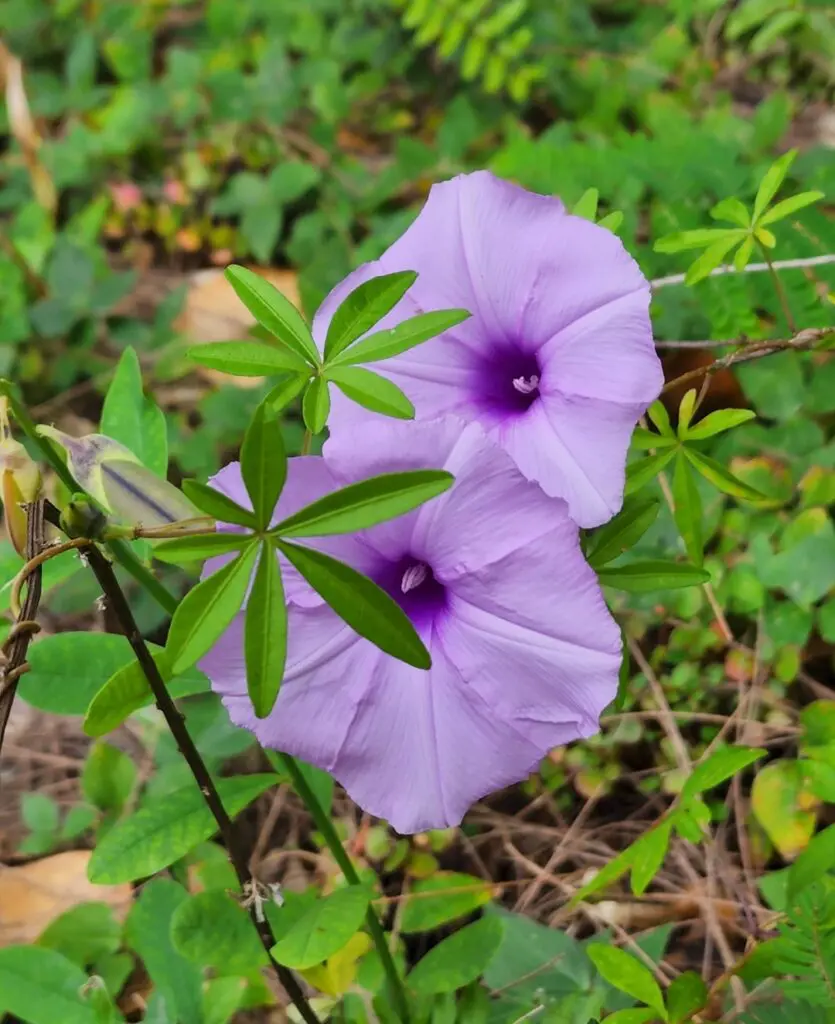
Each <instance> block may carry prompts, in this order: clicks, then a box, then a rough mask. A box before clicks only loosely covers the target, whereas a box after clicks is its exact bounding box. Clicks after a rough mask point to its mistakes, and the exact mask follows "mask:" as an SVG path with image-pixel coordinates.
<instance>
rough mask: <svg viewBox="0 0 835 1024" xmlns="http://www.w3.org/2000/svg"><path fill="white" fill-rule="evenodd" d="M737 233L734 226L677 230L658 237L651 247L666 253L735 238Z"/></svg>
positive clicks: (702, 246)
mask: <svg viewBox="0 0 835 1024" xmlns="http://www.w3.org/2000/svg"><path fill="white" fill-rule="evenodd" d="M739 234H740V232H739V231H738V230H737V229H736V228H698V229H696V230H695V231H677V232H675V233H674V234H672V235H665V236H664V237H663V238H659V239H658V241H657V242H656V243H655V245H654V246H653V249H654V250H655V252H666V253H673V252H684V251H685V250H687V249H702V248H704V247H705V246H711V245H715V244H717V243H718V242H719V241H720V240H721V241H725V240H726V239H727V238H728V237H729V236H732V237H733V238H736V237H737V236H738V235H739ZM731 244H733V243H731ZM729 248H730V246H729Z"/></svg>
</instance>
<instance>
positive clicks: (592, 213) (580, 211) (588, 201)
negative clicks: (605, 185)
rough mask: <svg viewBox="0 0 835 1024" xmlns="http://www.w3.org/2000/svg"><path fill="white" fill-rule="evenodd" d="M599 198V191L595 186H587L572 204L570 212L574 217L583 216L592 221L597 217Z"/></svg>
mask: <svg viewBox="0 0 835 1024" xmlns="http://www.w3.org/2000/svg"><path fill="white" fill-rule="evenodd" d="M599 198H600V193H599V192H598V191H597V189H596V188H587V189H586V191H585V192H584V193H583V194H582V195H581V196H580V198H579V199H578V200H577V202H576V203H575V204H574V207H573V209H572V210H571V212H572V213H573V214H574V216H575V217H585V219H586V220H590V221H592V223H594V220H595V218H596V217H597V203H598V200H599Z"/></svg>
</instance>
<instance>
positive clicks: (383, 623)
mask: <svg viewBox="0 0 835 1024" xmlns="http://www.w3.org/2000/svg"><path fill="white" fill-rule="evenodd" d="M277 546H278V548H279V550H280V551H281V553H282V554H283V555H284V556H285V558H286V559H287V560H288V562H290V563H291V565H294V566H295V567H296V568H297V569H298V571H299V572H300V573H301V574H302V576H304V578H305V579H306V580H307V582H308V583H309V584H310V585H311V587H313V589H314V590H315V591H316V592H317V593H318V594H320V595H321V596H322V597H323V598H324V599H325V601H326V602H327V603H328V604H329V605H330V607H331V608H332V609H333V610H334V611H335V612H336V614H337V615H338V616H339V617H340V618H341V619H343V620H344V621H345V622H347V624H348V625H349V626H350V627H351V628H352V629H353V630H354V631H355V632H357V633H359V635H360V636H364V637H365V638H366V639H367V640H370V641H371V642H372V643H373V644H376V646H377V647H379V648H380V650H381V651H385V652H386V654H391V655H392V656H393V657H395V658H399V659H400V660H401V661H405V662H406V664H408V665H414V666H415V668H422V669H428V668H429V667H430V665H431V663H432V660H431V658H430V657H429V652H428V651H427V650H426V647H425V646H424V645H423V642H422V640H421V639H420V637H419V636H418V635H417V633H416V632H415V628H414V626H413V625H412V623H411V622H410V620H409V618H408V616H407V615H406V613H405V612H404V611H403V609H402V608H401V607H400V605H399V604H397V602H396V601H394V600H393V599H392V598H391V597H389V595H388V594H387V593H386V592H385V591H384V590H382V589H381V588H380V587H378V586H377V584H376V583H373V582H372V581H371V580H370V579H368V578H367V577H366V576H363V575H361V574H360V573H358V572H357V571H356V569H352V568H351V567H350V566H349V565H345V564H344V563H343V562H338V561H337V560H336V559H335V558H331V557H330V556H329V555H325V554H323V553H322V552H321V551H314V550H313V549H312V548H303V547H299V546H298V545H297V544H290V543H288V542H286V541H282V540H279V541H277Z"/></svg>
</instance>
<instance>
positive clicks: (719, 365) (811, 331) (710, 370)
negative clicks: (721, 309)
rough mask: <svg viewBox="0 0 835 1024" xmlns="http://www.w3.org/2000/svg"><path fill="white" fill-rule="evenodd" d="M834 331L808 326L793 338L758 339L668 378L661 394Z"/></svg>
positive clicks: (803, 345)
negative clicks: (677, 375)
mask: <svg viewBox="0 0 835 1024" xmlns="http://www.w3.org/2000/svg"><path fill="white" fill-rule="evenodd" d="M832 333H833V328H831V327H807V328H806V329H805V330H803V331H798V333H797V334H795V335H794V336H793V337H791V338H784V339H781V340H777V341H758V342H754V343H753V344H750V345H746V346H745V347H744V348H741V349H739V350H738V351H737V352H731V353H730V354H729V355H727V356H722V358H721V359H716V360H715V361H714V362H712V363H708V365H707V366H697V367H696V369H695V370H688V371H687V373H683V374H681V376H679V377H674V378H673V379H672V380H668V381H667V383H666V384H665V385H664V387H663V388H662V389H661V394H662V395H663V394H665V393H666V392H668V391H672V390H673V389H674V388H679V387H681V386H682V384H687V383H689V382H690V381H696V380H701V379H702V377H704V376H705V375H706V374H707V375H709V376H712V375H713V374H714V373H718V372H719V371H720V370H727V369H728V367H730V366H735V365H736V364H737V363H748V362H750V361H751V360H752V359H762V358H764V357H765V356H770V355H774V354H775V353H777V352H789V351H797V350H798V349H804V348H810V347H811V346H812V345H816V344H817V343H818V342H819V341H823V339H824V338H826V337H827V336H828V335H830V334H832Z"/></svg>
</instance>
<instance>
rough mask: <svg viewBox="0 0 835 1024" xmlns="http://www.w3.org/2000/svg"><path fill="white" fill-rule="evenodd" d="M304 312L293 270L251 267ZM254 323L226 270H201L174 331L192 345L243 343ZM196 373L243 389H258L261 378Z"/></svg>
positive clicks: (201, 370)
mask: <svg viewBox="0 0 835 1024" xmlns="http://www.w3.org/2000/svg"><path fill="white" fill-rule="evenodd" d="M248 269H249V270H251V271H253V273H255V274H258V275H259V276H260V277H263V278H264V279H265V280H266V281H269V282H270V284H272V285H274V286H275V287H276V288H278V290H279V291H280V292H281V293H282V294H283V295H284V296H285V297H286V298H288V299H289V300H290V301H291V302H292V303H293V305H294V306H295V307H296V308H297V309H301V298H300V296H299V285H298V276H297V274H296V272H295V271H294V270H274V269H272V268H270V267H249V268H248ZM254 324H255V319H254V317H253V316H252V314H251V313H250V312H249V310H248V309H247V308H246V306H244V304H243V303H242V302H241V300H240V299H239V298H238V296H237V295H236V294H235V291H234V289H233V288H232V285H231V284H229V282H228V281H227V280H226V278H225V277H224V275H223V270H201V271H198V273H196V274H194V275H193V276H192V278H191V283H190V286H189V290H188V293H187V294H186V300H185V303H184V305H183V310H182V312H181V313H180V316H179V317H178V319H177V321H176V323H175V324H174V326H175V328H176V329H177V330H178V331H180V332H181V333H183V334H185V335H187V336H188V337H189V338H190V339H191V341H192V342H194V343H196V344H199V345H202V344H209V343H211V342H213V341H241V340H243V339H244V338H246V336H247V332H248V331H249V329H250V328H251V327H252V326H254ZM196 372H197V373H199V374H201V375H202V376H203V377H205V378H206V379H207V380H211V381H213V382H214V383H215V384H235V385H236V386H237V387H241V388H251V387H256V386H257V385H258V384H260V383H261V381H262V379H263V378H262V377H230V376H229V375H228V374H225V373H221V372H220V371H219V370H210V369H208V368H206V367H202V366H201V367H197V368H196Z"/></svg>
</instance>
